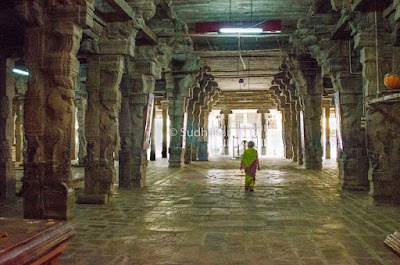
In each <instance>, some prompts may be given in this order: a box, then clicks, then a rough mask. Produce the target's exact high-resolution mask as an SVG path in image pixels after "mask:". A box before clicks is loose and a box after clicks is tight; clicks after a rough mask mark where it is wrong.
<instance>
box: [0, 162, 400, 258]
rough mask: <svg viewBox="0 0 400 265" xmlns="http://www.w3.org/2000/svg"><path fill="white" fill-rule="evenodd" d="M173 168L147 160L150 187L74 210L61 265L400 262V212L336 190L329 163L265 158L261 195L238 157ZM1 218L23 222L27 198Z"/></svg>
mask: <svg viewBox="0 0 400 265" xmlns="http://www.w3.org/2000/svg"><path fill="white" fill-rule="evenodd" d="M167 163H168V162H167V160H166V159H163V160H158V161H150V162H149V167H148V175H147V183H148V185H147V187H145V188H143V189H140V190H137V191H135V192H132V190H124V189H121V188H120V189H118V190H117V192H116V194H115V199H114V200H113V201H111V202H110V203H108V204H106V205H82V204H77V205H76V206H75V209H74V218H73V219H72V220H71V224H72V225H73V227H74V228H75V232H76V237H75V238H74V239H73V240H71V241H70V243H69V246H68V249H67V251H66V252H65V253H64V254H63V256H62V257H61V258H60V264H308V265H310V264H368V265H375V264H385V265H389V264H400V261H399V259H398V257H397V256H396V255H395V254H393V253H391V252H390V250H389V249H388V248H386V247H385V246H384V244H383V240H384V239H385V237H386V236H387V235H388V234H389V233H391V232H393V231H394V230H396V228H397V222H398V220H399V218H400V210H399V208H396V207H394V206H374V205H373V204H372V203H371V202H370V197H369V196H368V195H367V193H364V192H361V193H357V192H347V191H341V190H339V189H338V186H339V179H338V178H337V168H336V165H335V163H334V162H333V161H331V160H327V161H325V162H324V164H323V170H322V171H312V170H306V169H303V168H301V167H300V166H298V165H297V164H296V163H294V162H291V161H289V160H286V159H272V158H270V159H261V161H260V163H261V167H262V168H261V171H260V172H258V175H257V181H256V189H255V192H254V193H245V192H244V187H243V184H244V177H243V173H242V172H240V170H238V168H239V160H232V159H230V158H223V157H221V156H220V157H210V161H209V162H193V163H192V164H191V165H189V166H186V167H184V168H182V169H171V168H168V167H167V166H166V165H167ZM79 170H82V169H79V168H78V169H76V168H74V169H73V172H74V173H77V172H78V171H79ZM77 192H79V189H78V191H77ZM10 215H17V216H10ZM0 216H8V217H22V199H17V200H16V201H15V202H14V203H12V204H10V203H8V204H7V205H0Z"/></svg>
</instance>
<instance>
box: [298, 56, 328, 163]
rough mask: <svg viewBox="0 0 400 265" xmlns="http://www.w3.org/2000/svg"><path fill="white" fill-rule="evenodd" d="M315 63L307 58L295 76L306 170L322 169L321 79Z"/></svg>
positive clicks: (301, 62) (301, 63)
mask: <svg viewBox="0 0 400 265" xmlns="http://www.w3.org/2000/svg"><path fill="white" fill-rule="evenodd" d="M317 67H318V66H316V62H315V61H313V60H310V59H307V57H305V58H302V60H301V61H300V69H301V70H300V71H301V72H298V73H296V75H300V76H297V77H296V79H297V80H296V83H297V86H298V89H299V96H300V102H301V107H302V110H303V125H304V149H303V157H304V158H303V159H304V166H305V168H307V169H321V168H322V145H321V133H322V128H321V116H322V77H321V72H320V69H319V68H317Z"/></svg>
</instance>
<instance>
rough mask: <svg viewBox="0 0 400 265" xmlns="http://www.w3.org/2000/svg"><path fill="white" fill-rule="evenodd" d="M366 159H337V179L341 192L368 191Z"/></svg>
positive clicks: (367, 165)
mask: <svg viewBox="0 0 400 265" xmlns="http://www.w3.org/2000/svg"><path fill="white" fill-rule="evenodd" d="M368 167H369V164H368V157H359V158H358V160H357V159H345V158H340V159H339V179H340V187H341V189H342V190H353V191H368V190H369V187H370V183H369V180H368Z"/></svg>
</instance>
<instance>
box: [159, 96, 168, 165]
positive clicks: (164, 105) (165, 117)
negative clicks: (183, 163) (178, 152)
mask: <svg viewBox="0 0 400 265" xmlns="http://www.w3.org/2000/svg"><path fill="white" fill-rule="evenodd" d="M161 104H162V105H161V106H162V120H163V129H162V132H163V139H162V153H161V155H162V158H167V153H168V146H167V136H168V101H163V102H162V103H161Z"/></svg>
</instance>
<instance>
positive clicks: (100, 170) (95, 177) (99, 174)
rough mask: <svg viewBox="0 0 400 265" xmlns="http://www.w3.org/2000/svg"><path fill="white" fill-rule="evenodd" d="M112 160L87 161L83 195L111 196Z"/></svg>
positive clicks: (113, 178) (112, 181) (113, 175)
mask: <svg viewBox="0 0 400 265" xmlns="http://www.w3.org/2000/svg"><path fill="white" fill-rule="evenodd" d="M114 182H115V168H114V161H109V162H105V161H87V163H86V167H85V191H84V192H85V193H84V194H85V195H87V196H104V195H107V196H108V198H109V199H110V198H112V196H113V194H114Z"/></svg>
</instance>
